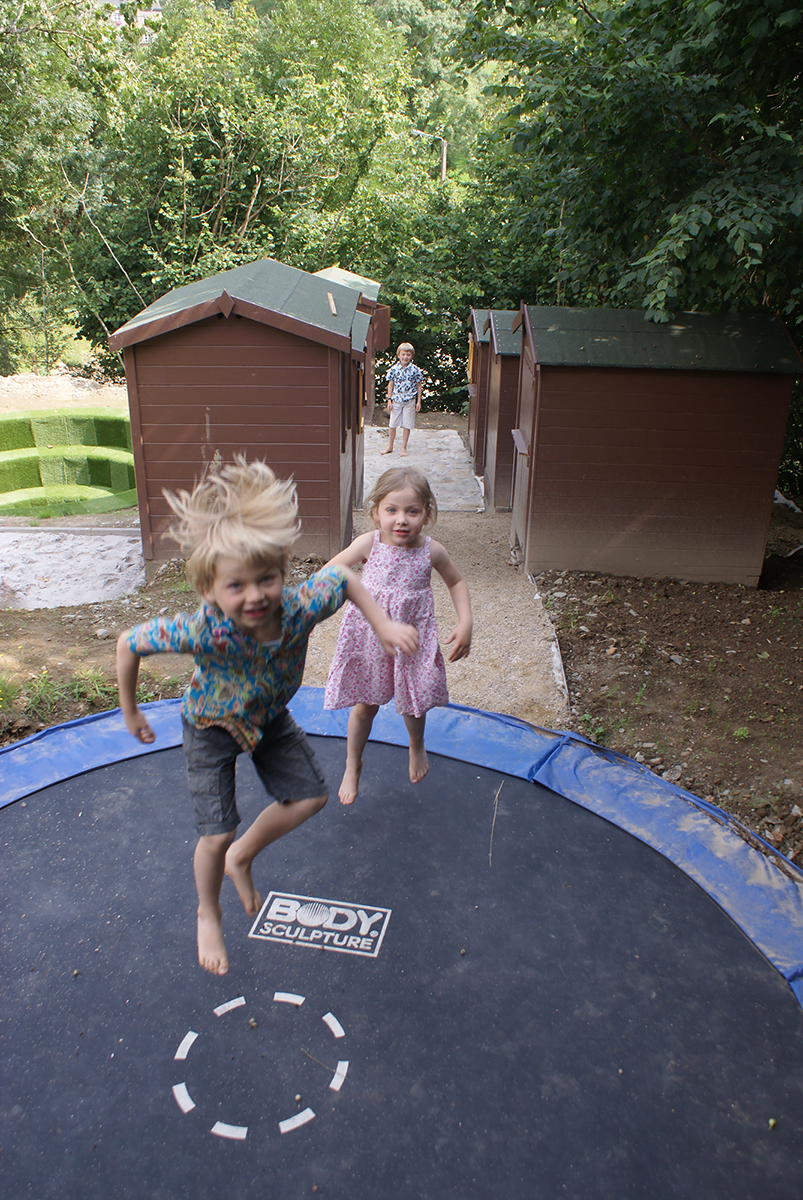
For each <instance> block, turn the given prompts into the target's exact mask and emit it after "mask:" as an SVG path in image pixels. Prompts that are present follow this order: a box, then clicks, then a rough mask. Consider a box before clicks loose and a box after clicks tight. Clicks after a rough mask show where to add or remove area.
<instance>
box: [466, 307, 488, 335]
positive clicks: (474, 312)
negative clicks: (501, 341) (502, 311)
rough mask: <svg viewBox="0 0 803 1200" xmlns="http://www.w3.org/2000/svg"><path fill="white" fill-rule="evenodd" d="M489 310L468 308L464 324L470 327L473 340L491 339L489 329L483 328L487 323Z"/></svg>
mask: <svg viewBox="0 0 803 1200" xmlns="http://www.w3.org/2000/svg"><path fill="white" fill-rule="evenodd" d="M490 311H491V310H490V309H489V308H471V309H469V313H468V320H467V321H466V325H469V326H470V327H471V331H472V333H473V334H474V341H475V342H489V341H490V340H491V333H490V330H488V329H486V328H485V326H486V325H487V324H488V314H489V312H490Z"/></svg>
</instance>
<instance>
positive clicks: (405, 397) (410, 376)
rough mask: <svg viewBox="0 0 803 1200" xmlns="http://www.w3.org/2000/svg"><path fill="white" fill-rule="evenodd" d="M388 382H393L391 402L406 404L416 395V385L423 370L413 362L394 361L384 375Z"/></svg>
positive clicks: (421, 377)
mask: <svg viewBox="0 0 803 1200" xmlns="http://www.w3.org/2000/svg"><path fill="white" fill-rule="evenodd" d="M385 378H386V379H387V381H388V383H392V384H393V395H392V396H391V401H392V403H393V404H407V403H409V401H410V400H415V399H416V398H417V397H418V385H419V383H420V382H421V381H422V379H423V378H424V372H423V371H422V370H421V368H420V367H417V366H416V365H415V363H407V365H406V366H404V367H403V366H402V365H401V363H395V365H394V366H392V367H391V368H390V370H389V371H388V373H387V375H386V376H385Z"/></svg>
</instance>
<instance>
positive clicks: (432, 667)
mask: <svg viewBox="0 0 803 1200" xmlns="http://www.w3.org/2000/svg"><path fill="white" fill-rule="evenodd" d="M366 510H367V512H368V514H369V516H370V517H371V520H372V521H373V523H374V526H375V528H374V529H373V530H372V531H369V532H368V533H363V534H361V535H360V537H358V538H355V539H354V541H353V542H352V543H351V545H350V546H349V547H348V548H347V549H345V550H343V551H342V552H341V553H340V554H338V555H336V556H335V558H333V559H332V560H331V563H330V564H328V565H330V566H331V565H332V564H338V565H341V566H346V567H353V566H356V564H357V563H365V569H364V571H363V573H362V583H363V585H364V586H365V587H366V588H367V589H368V591H369V592H370V593H371V595H372V596H373V597H374V599H375V600H376V601H377V602H378V604H379V606H380V608H383V609H385V611H386V612H388V613H389V615H390V617H391V619H392V620H393V621H399V622H402V623H404V624H407V625H412V626H414V627H415V629H416V630H417V632H418V639H419V645H418V652H417V653H415V654H412V655H406V654H402V653H401V652H400V651H399V652H398V653H397V655H396V658H395V659H392V658H388V656H387V655H386V654H384V653H383V652H382V648H381V646H380V644H379V641H378V640H377V638H376V636H375V635H374V633H373V631H372V630H371V627H370V626H369V625H368V623H367V622H366V621H365V619H364V618H363V617H362V615H361V614H360V612H359V610H358V609H357V608H355V607H354V605H352V604H349V605H347V607H346V610H345V613H344V616H343V622H342V624H341V626H340V633H339V635H338V639H337V649H336V651H335V657H334V659H333V661H332V666H331V668H330V671H329V678H328V680H327V684H326V695H325V698H324V708H349V707H350V708H351V713H350V714H349V723H348V742H347V757H346V770H345V774H344V775H343V781H342V783H341V784H340V791H339V793H338V794H339V796H340V801H341V803H342V804H353V803H354V801H355V800H356V798H357V793H358V791H359V784H360V772H361V771H362V755H363V750H364V749H365V743H366V742H367V741H368V736H369V734H370V732H371V726H372V725H373V722H374V717H375V716H376V714H377V711H378V709H379V707H380V705H382V704H387V702H388V701H389V700H390V698H391V696H395V698H396V711H397V712H399V713H401V715H402V716H403V717H404V723H405V725H406V726H407V731H408V733H409V735H410V781H411V783H418V782H419V781H420V780H422V779H423V778H424V776H425V775H426V773H427V771H428V770H429V761H428V759H427V752H426V750H425V749H424V726H425V724H426V719H427V716H426V715H427V712H428V711H429V709H430V708H436V707H438V706H439V705H444V704H448V703H449V692H448V690H447V687H446V668H445V666H444V662H443V655H442V654H441V651H440V646H439V645H438V628H437V625H436V623H435V604H434V598H433V595H432V588H431V586H430V574H431V568H432V567H434V568H435V570H436V571H437V572H438V574H439V575H440V576H441V578H442V579H443V581H444V583H445V584H446V586H447V587H448V589H449V594H450V595H451V598H452V603H453V604H454V607H455V611H456V613H457V624H456V625H455V627H454V629H453V630H452V632H451V634H450V636H449V637H448V638H447V639H446V642H447V644H451V645H452V652H451V654H450V655H449V661H450V662H455V661H456V660H457V659H459V658H465V656H466V655H467V654H468V652H469V650H470V649H471V628H472V620H471V603H470V601H469V597H468V588H467V586H466V581H465V579H464V578H463V576H462V575H461V574H460V572H459V571H458V569H457V567H456V566H455V565H454V563H453V562H452V560H451V558H450V557H449V555H448V554H447V553H446V550H445V549H444V548H443V546H442V545H441V544H440V542H435V541H433V540H432V538H431V537H429V536H428V535H427V534H425V532H424V531H425V529H426V526H427V525H430V524H434V523H435V520H436V518H437V515H438V505H437V503H436V500H435V497H434V496H433V494H432V489H431V488H430V486H429V484H428V483H427V480H426V478H425V476H424V475H423V474H422V472H421V471H419V470H417V469H416V468H415V467H398V468H395V469H393V470H390V471H386V472H385V473H384V475H382V477H381V478H380V479H379V481H378V483H377V484H376V487H375V488H374V490H373V492H372V493H371V495H370V496H369V497H368V499H367V501H366Z"/></svg>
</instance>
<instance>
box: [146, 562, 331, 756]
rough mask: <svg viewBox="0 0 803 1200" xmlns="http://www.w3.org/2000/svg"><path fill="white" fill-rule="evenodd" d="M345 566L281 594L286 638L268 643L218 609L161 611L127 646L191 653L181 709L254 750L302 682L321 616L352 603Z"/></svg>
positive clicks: (193, 722) (205, 606)
mask: <svg viewBox="0 0 803 1200" xmlns="http://www.w3.org/2000/svg"><path fill="white" fill-rule="evenodd" d="M346 586H347V583H346V574H345V571H344V570H343V568H342V567H338V566H331V567H324V568H323V570H322V571H317V572H316V573H315V574H314V575H311V576H310V578H309V579H307V580H305V581H304V583H302V584H299V585H298V586H297V587H286V588H285V589H284V591H283V593H282V636H281V641H280V642H279V643H278V645H277V644H275V643H274V644H273V645H266V644H264V643H262V642H258V641H257V640H256V639H255V638H252V637H250V636H249V634H247V633H245V632H244V631H243V630H242V629H240V627H239V625H236V624H235V623H234V621H230V620H229V619H228V618H227V617H224V616H223V614H222V613H221V611H220V609H218V608H217V607H215V606H214V605H210V604H202V605H201V607H200V608H199V609H198V611H197V612H196V613H192V614H190V613H179V614H178V616H176V617H172V618H163V617H155V618H154V619H153V620H152V621H146V622H145V623H144V624H143V625H137V626H136V627H135V628H134V629H132V630H131V632H130V633H129V636H128V640H127V643H126V644H127V645H128V648H129V650H131V651H132V652H133V653H134V654H139V655H142V656H143V657H144V656H146V655H149V654H164V653H173V654H191V655H192V656H193V657H194V659H195V670H194V671H193V673H192V678H191V679H190V682H189V685H188V686H187V690H186V692H185V693H184V699H183V700H182V703H181V712H182V714H183V716H184V717H185V718H186V720H187V721H189V722H190V724H191V725H195V726H197V727H198V728H201V729H203V728H206V727H208V726H210V725H219V726H221V728H223V729H226V730H228V732H229V733H230V734H231V735H232V737H234V738H236V739H237V741H238V742H239V743H240V745H241V746H242V747H243V749H244V750H248V751H251V750H253V749H254V748H255V746H256V745H257V743H258V742H259V739H260V738H261V737H262V727H263V726H264V725H266V724H267V723H268V721H271V720H273V718H274V717H276V716H278V715H279V713H280V712H282V710H283V709H284V708H285V707H286V706H287V704H288V703H289V701H290V700H291V699H292V698H293V696H294V695H295V694H296V692H297V691H298V689H299V687H300V686H301V679H302V677H303V674H304V663H305V661H306V657H307V642H308V641H309V636H310V634H311V633H312V630H313V629H314V627H315V626H316V625H317V624H318V622H319V621H323V620H325V619H326V617H330V616H331V615H332V613H334V612H337V610H338V609H339V608H340V607H341V606H342V605H343V604H344V603H345V601H346Z"/></svg>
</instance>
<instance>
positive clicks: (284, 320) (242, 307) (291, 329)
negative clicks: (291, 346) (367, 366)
mask: <svg viewBox="0 0 803 1200" xmlns="http://www.w3.org/2000/svg"><path fill="white" fill-rule="evenodd" d="M234 312H235V314H236V315H237V316H238V317H250V319H251V320H252V321H259V322H260V324H261V325H272V326H273V327H274V329H283V330H284V332H285V333H292V334H294V335H295V336H296V337H300V338H305V339H306V341H308V342H320V343H321V345H323V346H331V347H332V349H333V350H340V351H341V352H344V353H346V354H350V353H351V338H350V337H349V336H347V335H346V334H342V333H335V332H334V330H332V329H322V328H321V327H320V325H309V324H308V323H307V322H306V321H302V320H301V319H300V318H299V317H289V316H288V315H287V313H278V312H273V311H271V310H270V309H267V308H261V307H260V306H259V305H258V304H249V303H248V302H247V301H245V300H235V301H234Z"/></svg>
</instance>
